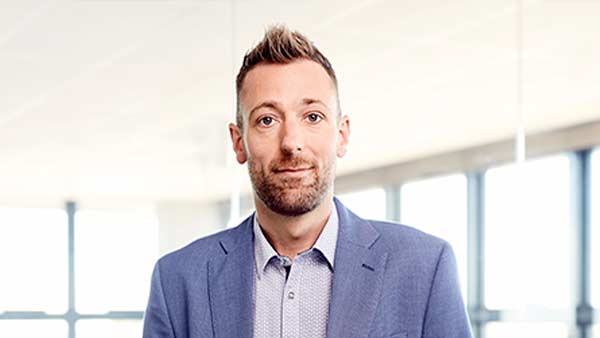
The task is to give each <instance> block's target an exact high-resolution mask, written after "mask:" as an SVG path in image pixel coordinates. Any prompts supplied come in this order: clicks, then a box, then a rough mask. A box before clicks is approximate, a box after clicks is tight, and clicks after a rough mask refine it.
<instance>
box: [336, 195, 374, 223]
mask: <svg viewBox="0 0 600 338" xmlns="http://www.w3.org/2000/svg"><path fill="white" fill-rule="evenodd" d="M337 198H339V200H340V201H341V202H342V203H343V204H344V205H345V206H346V207H348V208H349V209H350V210H352V212H354V213H355V214H357V215H358V216H360V217H362V218H368V219H378V220H384V219H385V208H386V204H385V190H383V188H375V189H368V190H362V191H356V192H351V193H347V194H342V195H337Z"/></svg>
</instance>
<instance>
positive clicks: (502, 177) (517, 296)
mask: <svg viewBox="0 0 600 338" xmlns="http://www.w3.org/2000/svg"><path fill="white" fill-rule="evenodd" d="M570 194H571V190H570V162H569V158H568V156H566V155H559V156H553V157H548V158H543V159H538V160H532V161H528V162H526V163H524V164H521V165H515V164H511V165H505V166H502V167H497V168H493V169H490V170H489V171H488V172H487V173H486V175H485V203H486V205H485V215H484V216H485V260H486V261H485V273H484V274H485V283H486V288H485V305H486V306H487V307H488V308H491V309H503V310H511V309H514V310H518V311H519V313H520V314H521V316H525V318H529V319H530V320H532V321H538V320H539V321H540V322H536V323H531V324H525V323H523V324H518V323H499V324H498V325H497V326H490V327H489V328H488V329H489V330H491V332H492V333H493V332H498V334H499V335H503V334H505V333H504V332H505V331H503V330H507V331H506V332H514V334H513V333H511V334H508V333H506V335H508V336H511V337H533V336H535V337H542V336H545V337H550V335H552V337H567V334H566V333H565V331H564V330H563V329H560V328H562V327H563V325H566V324H563V323H562V322H555V323H544V322H542V321H544V320H545V319H544V317H545V315H543V313H547V314H549V315H551V316H552V317H553V318H556V316H559V317H558V318H562V317H565V319H564V320H567V319H568V315H567V314H568V309H569V308H570V305H571V298H570V296H571V293H570V292H571V290H572V285H571V284H570V282H571V274H572V269H571V264H572V251H571V250H572V247H571V242H572V241H573V237H572V236H573V235H574V232H573V231H572V227H571V214H570V211H571V210H570V201H571V196H570ZM519 325H521V326H519ZM525 332H527V333H525ZM546 334H548V335H546Z"/></svg>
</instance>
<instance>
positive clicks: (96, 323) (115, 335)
mask: <svg viewBox="0 0 600 338" xmlns="http://www.w3.org/2000/svg"><path fill="white" fill-rule="evenodd" d="M76 328H77V338H107V337H110V338H130V337H131V338H134V337H135V338H137V337H141V336H142V322H141V321H139V320H108V319H93V320H80V321H78V322H77V326H76Z"/></svg>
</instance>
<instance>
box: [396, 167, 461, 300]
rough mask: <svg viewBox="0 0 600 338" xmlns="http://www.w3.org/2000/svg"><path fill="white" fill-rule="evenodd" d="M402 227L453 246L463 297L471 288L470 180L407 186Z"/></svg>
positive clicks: (446, 178)
mask: <svg viewBox="0 0 600 338" xmlns="http://www.w3.org/2000/svg"><path fill="white" fill-rule="evenodd" d="M400 204H401V206H400V219H401V222H402V224H406V225H409V226H412V227H415V228H417V229H419V230H422V231H425V232H427V233H429V234H432V235H434V236H437V237H440V238H443V239H445V240H446V241H448V242H449V243H450V245H451V246H452V249H453V250H454V254H455V256H456V261H457V265H458V273H459V276H460V284H461V289H462V292H463V297H465V298H466V288H467V179H466V177H465V176H464V175H462V174H460V175H451V176H444V177H436V178H431V179H426V180H421V181H415V182H410V183H406V184H404V185H403V186H402V188H401V194H400Z"/></svg>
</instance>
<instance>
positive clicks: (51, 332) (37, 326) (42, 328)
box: [0, 319, 69, 338]
mask: <svg viewBox="0 0 600 338" xmlns="http://www.w3.org/2000/svg"><path fill="white" fill-rule="evenodd" d="M68 330H69V327H68V326H67V322H65V321H64V320H61V319H46V320H33V319H32V320H0V337H3V338H32V337H43V338H67V337H68V336H69V335H68Z"/></svg>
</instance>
